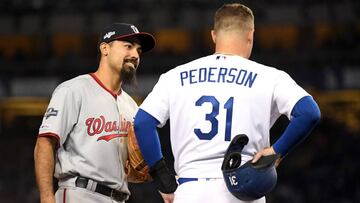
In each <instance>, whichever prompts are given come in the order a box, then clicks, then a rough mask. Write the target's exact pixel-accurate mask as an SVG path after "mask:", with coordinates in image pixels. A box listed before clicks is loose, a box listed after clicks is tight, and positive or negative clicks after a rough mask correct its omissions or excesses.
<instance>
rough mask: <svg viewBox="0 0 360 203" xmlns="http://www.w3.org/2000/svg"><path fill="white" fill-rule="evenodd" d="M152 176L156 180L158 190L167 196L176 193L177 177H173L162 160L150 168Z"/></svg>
mask: <svg viewBox="0 0 360 203" xmlns="http://www.w3.org/2000/svg"><path fill="white" fill-rule="evenodd" d="M149 173H150V175H151V177H152V178H153V179H154V181H155V184H156V187H157V189H158V190H159V191H160V192H162V193H165V194H170V193H174V192H175V190H176V188H177V186H178V185H177V182H176V179H175V176H174V175H172V174H171V173H170V171H169V169H168V168H167V166H166V162H165V160H164V159H163V158H162V159H160V160H159V161H157V162H156V163H155V165H153V166H152V167H150V172H149Z"/></svg>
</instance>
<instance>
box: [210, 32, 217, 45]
mask: <svg viewBox="0 0 360 203" xmlns="http://www.w3.org/2000/svg"><path fill="white" fill-rule="evenodd" d="M211 38H212V40H213V42H214V44H215V42H216V33H215V30H211Z"/></svg>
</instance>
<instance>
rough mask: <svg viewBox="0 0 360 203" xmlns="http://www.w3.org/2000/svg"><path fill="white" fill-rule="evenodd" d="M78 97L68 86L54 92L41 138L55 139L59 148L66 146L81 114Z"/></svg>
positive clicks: (41, 131)
mask: <svg viewBox="0 0 360 203" xmlns="http://www.w3.org/2000/svg"><path fill="white" fill-rule="evenodd" d="M76 96H77V97H78V95H76V94H74V92H73V91H72V90H71V89H70V88H69V87H67V86H61V85H60V86H59V87H57V88H56V89H55V91H54V92H53V95H52V97H51V100H50V102H49V105H48V108H47V110H46V112H45V114H44V118H43V121H42V124H41V126H40V129H39V136H50V137H55V138H56V139H57V140H58V146H61V145H62V144H64V142H65V140H66V138H67V136H68V134H69V133H70V131H71V129H72V127H73V126H74V125H75V124H76V122H77V119H78V114H79V108H80V105H79V102H80V101H79V100H78V99H76Z"/></svg>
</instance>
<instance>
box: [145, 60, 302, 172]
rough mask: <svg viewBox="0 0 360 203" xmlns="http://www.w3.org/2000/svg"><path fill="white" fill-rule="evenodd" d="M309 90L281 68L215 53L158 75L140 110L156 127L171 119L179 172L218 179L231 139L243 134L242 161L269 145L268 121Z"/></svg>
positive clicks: (278, 115)
mask: <svg viewBox="0 0 360 203" xmlns="http://www.w3.org/2000/svg"><path fill="white" fill-rule="evenodd" d="M308 95H309V94H308V93H307V92H306V91H305V90H304V89H302V88H301V87H300V86H298V85H297V84H296V83H295V81H294V80H293V79H292V78H291V77H290V76H289V75H288V74H287V73H285V72H284V71H280V70H277V69H275V68H272V67H268V66H265V65H262V64H259V63H256V62H254V61H251V60H248V59H245V58H242V57H239V56H233V55H232V56H230V55H222V54H215V55H210V56H206V57H202V58H200V59H197V60H194V61H192V62H190V63H187V64H184V65H181V66H178V67H176V68H174V69H172V70H170V71H168V72H167V73H164V74H162V75H161V77H160V79H159V81H158V83H157V84H156V85H155V87H154V89H153V90H152V92H151V93H150V94H149V95H148V97H147V98H146V99H145V101H144V102H143V103H142V105H141V106H140V108H141V109H143V110H145V111H146V112H148V113H150V114H151V115H152V116H154V117H155V118H156V119H157V120H158V121H160V123H161V124H160V126H162V125H164V124H165V123H166V121H167V120H168V119H170V121H171V122H170V125H171V126H170V130H171V132H170V136H171V137H170V139H171V145H172V151H173V155H174V158H175V163H174V167H175V171H176V172H177V175H178V176H179V177H190V178H222V177H223V176H222V172H221V164H222V161H223V158H224V154H225V151H226V149H227V147H228V145H229V144H230V140H231V139H232V138H233V137H234V136H236V135H238V134H246V135H247V136H248V137H249V143H248V144H247V145H246V146H245V148H244V150H243V152H242V153H243V160H242V162H245V161H248V160H250V159H252V158H253V156H254V154H255V153H256V152H258V151H260V150H261V149H263V148H265V147H269V145H270V141H269V131H270V128H271V126H272V125H273V124H274V123H275V121H276V120H277V119H278V118H279V117H280V115H281V114H285V115H286V116H287V117H288V118H290V114H291V110H292V108H293V106H294V105H295V104H296V102H297V101H298V100H299V99H301V98H302V97H304V96H308Z"/></svg>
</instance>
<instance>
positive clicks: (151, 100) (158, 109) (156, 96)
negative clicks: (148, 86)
mask: <svg viewBox="0 0 360 203" xmlns="http://www.w3.org/2000/svg"><path fill="white" fill-rule="evenodd" d="M170 85H171V84H170V83H168V82H167V77H166V74H162V75H161V76H160V78H159V80H158V82H157V83H156V84H155V86H154V88H153V90H152V91H151V92H150V93H149V95H148V96H147V97H146V99H145V100H144V102H143V103H142V104H141V105H140V108H141V109H143V110H144V111H146V112H147V113H149V114H150V115H152V116H153V117H154V118H156V120H158V121H159V122H160V124H159V125H158V126H159V127H162V126H164V125H165V124H166V121H167V120H168V119H169V86H170Z"/></svg>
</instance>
